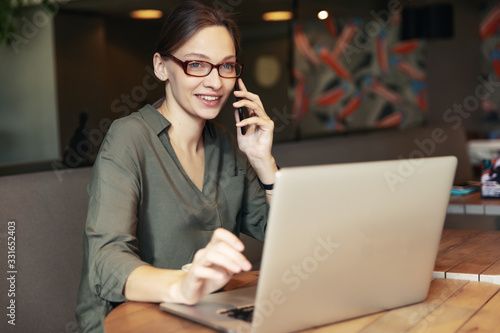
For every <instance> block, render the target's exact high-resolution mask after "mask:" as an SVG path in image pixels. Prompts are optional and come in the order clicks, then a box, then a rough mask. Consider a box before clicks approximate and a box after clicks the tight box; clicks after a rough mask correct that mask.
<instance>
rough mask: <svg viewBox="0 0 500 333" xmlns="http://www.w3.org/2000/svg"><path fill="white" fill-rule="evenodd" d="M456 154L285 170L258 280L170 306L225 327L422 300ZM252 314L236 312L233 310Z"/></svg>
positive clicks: (330, 317)
mask: <svg viewBox="0 0 500 333" xmlns="http://www.w3.org/2000/svg"><path fill="white" fill-rule="evenodd" d="M456 165H457V159H456V158H455V157H453V156H446V157H432V158H421V159H413V160H395V161H380V162H365V163H352V164H336V165H323V166H307V167H293V168H282V169H281V170H280V171H279V172H278V174H277V177H276V183H275V191H274V194H273V199H272V200H273V201H272V204H271V210H270V216H269V221H268V227H267V231H266V239H265V243H264V250H263V255H262V263H261V269H260V275H259V281H258V284H257V286H256V287H248V288H241V289H236V290H232V291H227V292H226V291H224V292H218V293H214V294H210V295H207V296H205V297H204V298H203V299H202V300H201V301H200V302H199V303H198V304H196V305H194V306H187V305H181V304H174V303H163V304H161V305H160V306H161V308H162V309H163V310H164V311H167V312H170V313H173V314H175V315H178V316H182V317H184V318H188V319H190V320H193V321H196V322H198V323H201V324H204V325H207V326H210V327H212V328H215V329H217V330H219V331H227V332H255V333H258V332H266V333H268V332H292V331H298V330H303V329H307V328H311V327H317V326H322V325H326V324H329V323H333V322H336V321H341V320H345V319H349V318H354V317H359V316H363V315H366V314H370V313H374V312H378V311H382V310H386V309H392V308H395V307H400V306H404V305H409V304H413V303H418V302H421V301H423V300H424V299H425V298H426V297H427V294H428V291H429V286H430V281H431V278H432V271H433V268H434V262H435V259H436V255H437V251H438V246H439V242H440V237H441V231H442V228H443V223H444V220H445V215H446V210H447V205H448V201H449V197H450V192H451V187H452V182H453V178H454V174H455V169H456ZM251 305H254V309H253V316H251V321H248V322H247V321H244V320H242V319H236V318H235V317H234V314H233V310H232V309H234V308H236V309H239V310H238V312H242V313H243V314H238V315H236V316H237V317H244V316H246V314H245V313H246V308H247V307H248V306H251Z"/></svg>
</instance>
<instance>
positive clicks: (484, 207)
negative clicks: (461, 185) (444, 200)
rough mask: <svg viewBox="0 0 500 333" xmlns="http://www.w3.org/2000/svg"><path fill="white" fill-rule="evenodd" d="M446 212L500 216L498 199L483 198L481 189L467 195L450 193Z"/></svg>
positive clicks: (499, 200) (499, 201)
mask: <svg viewBox="0 0 500 333" xmlns="http://www.w3.org/2000/svg"><path fill="white" fill-rule="evenodd" d="M448 214H461V215H493V216H500V199H495V198H488V199H483V198H481V191H477V192H474V193H471V194H468V195H452V196H451V197H450V203H449V205H448Z"/></svg>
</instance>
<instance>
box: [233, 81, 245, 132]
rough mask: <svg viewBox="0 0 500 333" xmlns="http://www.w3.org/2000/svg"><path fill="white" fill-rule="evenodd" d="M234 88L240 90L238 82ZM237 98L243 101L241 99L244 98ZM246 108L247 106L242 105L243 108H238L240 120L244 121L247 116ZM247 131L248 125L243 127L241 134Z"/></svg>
mask: <svg viewBox="0 0 500 333" xmlns="http://www.w3.org/2000/svg"><path fill="white" fill-rule="evenodd" d="M234 90H235V91H236V90H238V88H237V83H236V85H235V86H234ZM236 100H237V101H241V100H242V98H241V97H236ZM245 109H246V108H243V107H241V108H238V109H237V110H238V117H239V118H240V121H242V120H243V119H245V118H246V114H245ZM246 132H247V129H246V126H243V127H241V134H242V135H245V133H246Z"/></svg>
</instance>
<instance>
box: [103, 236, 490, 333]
mask: <svg viewBox="0 0 500 333" xmlns="http://www.w3.org/2000/svg"><path fill="white" fill-rule="evenodd" d="M499 255H500V231H475V230H444V231H443V235H442V238H441V244H440V247H439V253H438V258H437V260H436V266H435V272H434V274H435V275H441V276H442V277H443V278H435V279H433V281H432V282H431V286H430V290H429V294H428V296H427V299H426V300H425V301H424V302H422V303H419V304H414V305H410V306H406V307H402V308H398V309H393V310H390V311H384V312H379V313H376V314H372V315H367V316H364V317H361V318H356V319H352V320H347V321H343V322H340V323H335V324H331V325H327V326H324V327H320V328H316V329H310V330H306V331H304V332H307V333H312V332H314V333H316V332H317V333H322V332H361V331H363V332H424V331H425V332H439V333H442V332H443V333H445V332H475V331H483V332H497V331H498V329H499V328H500V315H499V314H500V279H499V276H500V261H499V257H500V256H499ZM458 278H460V279H458ZM257 279H258V272H248V273H242V274H238V275H236V276H235V277H234V278H233V279H232V280H231V281H230V283H229V284H228V285H227V286H226V288H225V289H226V290H231V289H234V288H238V287H241V286H248V285H252V284H256V282H257ZM478 280H480V281H478ZM488 280H490V281H491V282H486V281H488ZM492 282H494V283H492ZM104 325H105V329H106V332H107V333H146V332H147V333H155V332H214V331H213V330H212V329H209V328H207V327H204V326H200V325H199V324H196V323H193V322H190V321H188V320H184V319H181V318H179V317H176V316H173V315H170V314H167V313H165V312H163V311H162V310H160V308H159V306H158V304H152V303H138V302H127V303H124V304H122V305H120V306H118V307H117V308H116V309H115V310H113V311H112V312H111V313H110V314H109V315H108V317H107V318H106V320H105V323H104Z"/></svg>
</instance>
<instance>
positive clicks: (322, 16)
mask: <svg viewBox="0 0 500 333" xmlns="http://www.w3.org/2000/svg"><path fill="white" fill-rule="evenodd" d="M318 18H319V19H320V20H325V19H327V18H328V12H327V11H326V10H322V11H320V12H319V13H318Z"/></svg>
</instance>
